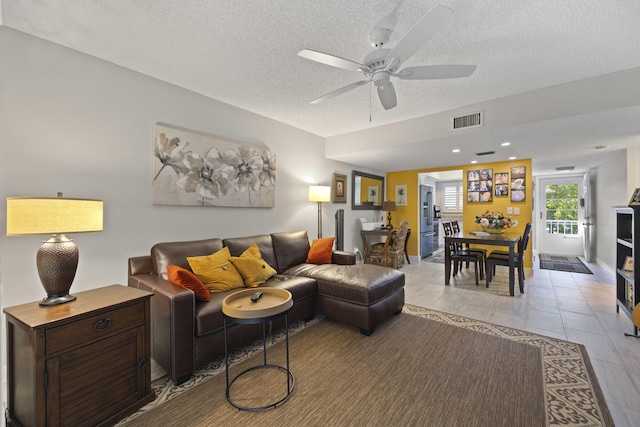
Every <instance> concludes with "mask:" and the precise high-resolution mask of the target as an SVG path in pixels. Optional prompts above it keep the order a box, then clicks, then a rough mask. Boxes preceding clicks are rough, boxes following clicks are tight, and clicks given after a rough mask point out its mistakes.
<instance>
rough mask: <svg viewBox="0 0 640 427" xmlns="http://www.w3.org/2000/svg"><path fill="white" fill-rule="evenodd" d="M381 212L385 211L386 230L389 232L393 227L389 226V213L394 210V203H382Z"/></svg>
mask: <svg viewBox="0 0 640 427" xmlns="http://www.w3.org/2000/svg"><path fill="white" fill-rule="evenodd" d="M382 210H383V211H387V229H389V230H391V229H392V228H393V225H391V211H395V210H396V202H391V201H389V202H382Z"/></svg>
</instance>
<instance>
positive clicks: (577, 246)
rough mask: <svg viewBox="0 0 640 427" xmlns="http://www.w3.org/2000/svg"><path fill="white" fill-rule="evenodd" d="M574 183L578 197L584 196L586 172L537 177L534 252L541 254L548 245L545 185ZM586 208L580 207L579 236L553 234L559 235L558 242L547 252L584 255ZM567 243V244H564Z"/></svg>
mask: <svg viewBox="0 0 640 427" xmlns="http://www.w3.org/2000/svg"><path fill="white" fill-rule="evenodd" d="M566 183H573V184H578V197H582V196H583V191H584V190H583V184H584V173H579V174H562V175H560V174H558V175H542V176H537V177H536V178H535V193H536V195H535V201H536V202H535V203H534V212H533V214H534V217H533V223H534V224H535V226H534V230H535V238H534V243H533V251H534V254H539V253H541V252H545V250H544V249H545V246H546V247H548V246H549V245H548V244H547V242H546V241H543V239H546V238H547V237H549V236H547V235H546V234H545V211H546V206H545V202H546V195H545V187H546V185H548V184H566ZM585 215H586V214H585V210H584V209H582V208H580V207H579V208H578V233H579V234H578V236H577V237H574V238H571V237H560V236H552V237H557V239H556V240H558V242H556V243H557V244H556V245H554V246H553V247H554V249H553V250H552V251H551V252H550V251H549V250H548V249H547V250H546V252H547V253H555V254H559V255H573V256H583V255H584V227H583V225H584V217H585ZM563 239H576V241H574V242H568V241H565V242H563V241H562V240H563ZM564 243H567V244H564Z"/></svg>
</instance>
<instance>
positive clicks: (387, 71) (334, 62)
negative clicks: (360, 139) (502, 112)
mask: <svg viewBox="0 0 640 427" xmlns="http://www.w3.org/2000/svg"><path fill="white" fill-rule="evenodd" d="M403 1H404V0H400V2H398V4H397V5H396V7H395V8H394V9H393V11H392V12H391V13H390V14H388V15H386V16H385V17H383V18H382V19H381V20H380V21H378V23H377V24H376V25H375V26H374V28H373V31H371V33H370V34H369V42H370V43H371V45H372V46H373V47H376V48H377V49H376V50H373V51H371V52H369V54H367V56H365V58H364V60H363V61H362V63H358V62H355V61H351V60H349V59H344V58H341V57H339V56H335V55H330V54H328V53H323V52H319V51H316V50H311V49H303V50H301V51H300V52H298V56H301V57H303V58H306V59H310V60H312V61H316V62H320V63H322V64H325V65H330V66H332V67H336V68H341V69H344V70H349V71H358V72H360V73H362V74H363V75H364V79H363V80H359V81H357V82H354V83H351V84H350V85H347V86H344V87H342V88H340V89H336V90H334V91H332V92H329V93H327V94H326V95H323V96H321V97H319V98H316V99H314V100H313V101H311V103H312V104H318V103H320V102H322V101H325V100H327V99H329V98H333V97H334V96H337V95H340V94H343V93H345V92H348V91H350V90H352V89H355V88H357V87H359V86H362V85H364V84H367V83H370V82H373V84H374V85H375V86H376V88H377V91H378V97H379V98H380V103H381V104H382V106H383V107H384V109H385V110H389V109H391V108H394V107H395V106H396V105H398V100H397V98H396V90H395V89H394V87H393V83H391V77H398V78H399V79H401V80H431V79H451V78H458V77H468V76H470V75H471V74H473V72H474V71H475V69H476V66H475V65H423V66H418V67H407V68H403V69H402V70H398V69H399V68H400V66H401V65H402V64H403V63H404V62H405V61H406V60H407V59H409V58H410V57H411V56H412V55H413V54H414V53H416V52H417V51H418V49H420V48H421V47H422V46H423V45H424V44H425V43H426V42H427V41H429V40H430V39H431V38H432V37H433V36H434V35H435V33H436V32H438V30H440V29H441V28H442V27H444V25H445V24H446V23H447V21H448V20H449V19H450V18H451V17H452V16H453V11H452V10H451V9H449V8H448V7H446V6H442V5H438V6H435V7H434V8H432V9H431V10H429V11H428V12H427V13H426V14H425V15H424V16H423V17H422V18H421V19H420V20H419V21H418V22H417V23H416V24H415V25H414V26H413V28H411V29H410V30H409V32H408V33H407V34H405V36H404V37H403V38H402V39H401V40H400V41H399V42H398V43H397V44H396V46H395V47H394V48H392V49H389V48H386V47H383V46H384V45H385V44H386V43H387V42H388V41H389V37H390V36H391V33H392V32H393V30H394V29H395V26H396V23H397V16H396V11H397V10H398V7H399V6H400V4H401V3H402V2H403Z"/></svg>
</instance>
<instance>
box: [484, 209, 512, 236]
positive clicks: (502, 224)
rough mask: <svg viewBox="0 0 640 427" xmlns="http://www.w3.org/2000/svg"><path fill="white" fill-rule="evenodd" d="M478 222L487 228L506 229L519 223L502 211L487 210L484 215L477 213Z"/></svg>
mask: <svg viewBox="0 0 640 427" xmlns="http://www.w3.org/2000/svg"><path fill="white" fill-rule="evenodd" d="M476 224H480V226H481V227H482V228H483V229H485V230H498V231H504V230H505V229H507V228H512V227H515V226H516V225H518V221H516V220H514V219H511V218H509V217H506V216H504V214H503V213H502V211H495V212H491V211H486V212H485V213H483V214H482V215H476Z"/></svg>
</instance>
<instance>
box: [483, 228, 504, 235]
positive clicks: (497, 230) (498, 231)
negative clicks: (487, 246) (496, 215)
mask: <svg viewBox="0 0 640 427" xmlns="http://www.w3.org/2000/svg"><path fill="white" fill-rule="evenodd" d="M482 231H484V232H486V233H491V234H502V233H504V228H494V227H482Z"/></svg>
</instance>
